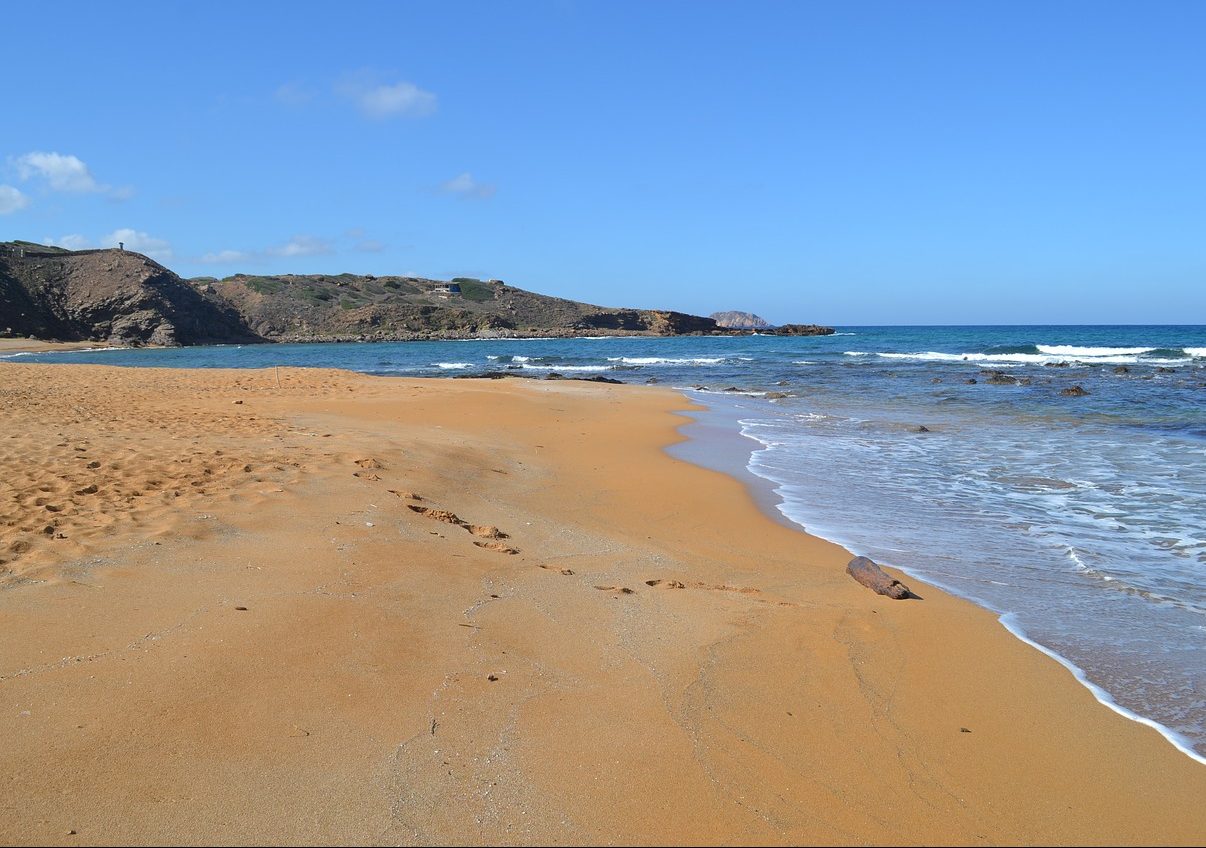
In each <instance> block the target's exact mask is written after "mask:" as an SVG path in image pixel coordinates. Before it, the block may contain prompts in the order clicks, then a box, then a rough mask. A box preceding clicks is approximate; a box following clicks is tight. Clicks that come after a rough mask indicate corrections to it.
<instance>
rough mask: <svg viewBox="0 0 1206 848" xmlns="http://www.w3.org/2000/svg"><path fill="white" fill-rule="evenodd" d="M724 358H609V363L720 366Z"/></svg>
mask: <svg viewBox="0 0 1206 848" xmlns="http://www.w3.org/2000/svg"><path fill="white" fill-rule="evenodd" d="M724 360H725V358H724V357H723V356H697V357H672V356H609V357H607V361H608V362H623V363H624V364H625V365H719V364H720V363H722V362H724Z"/></svg>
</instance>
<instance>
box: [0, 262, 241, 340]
mask: <svg viewBox="0 0 1206 848" xmlns="http://www.w3.org/2000/svg"><path fill="white" fill-rule="evenodd" d="M0 333H2V334H6V335H19V336H33V337H35V338H40V339H55V340H59V341H105V342H111V343H113V344H155V345H168V346H170V345H192V344H207V343H208V344H213V343H222V342H250V341H259V340H260V339H258V338H257V337H256V336H255V334H254V333H252V332H251V331H249V330H248V329H247V327H246V325H245V324H244V322H243V319H242V318H241V316H239V314H238V313H237V312H235V311H234V309H232V308H231V307H230V306H229V305H228V304H224V303H223V302H221V301H220V300H218V299H215V298H207V297H204V296H203V295H202V294H201V293H200V292H199V291H198V290H197V289H196V288H194V287H193V286H190V285H188V284H187V283H185V282H184V281H183V280H181V279H180V277H178V276H176V275H175V274H174V273H172V272H171V271H169V270H168V269H167V268H165V267H163V266H162V265H160V264H159V263H158V262H155V261H154V260H153V259H149V258H148V257H146V256H143V255H142V254H140V253H134V252H132V251H123V250H75V251H71V250H62V249H59V248H54V247H45V246H43V245H36V244H31V243H28V242H6V243H0Z"/></svg>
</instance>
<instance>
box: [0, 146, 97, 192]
mask: <svg viewBox="0 0 1206 848" xmlns="http://www.w3.org/2000/svg"><path fill="white" fill-rule="evenodd" d="M13 162H14V164H15V165H16V166H17V174H18V175H19V176H20V177H21V179H23V180H29V179H33V178H34V177H41V178H43V179H44V180H46V182H47V184H49V186H50V187H51V188H52V189H54V190H55V191H73V192H96V191H106V190H107V187H106V186H102V185H100V184H99V183H97V181H96V180H95V179H93V177H92V173H91V172H90V171H89V170H88V166H87V165H85V164H84V162H83V160H81V159H80V158H79V157H77V156H64V155H63V154H61V153H42V152H37V151H35V152H33V153H26V154H25V155H24V156H18V157H17V158H16V159H15V160H13Z"/></svg>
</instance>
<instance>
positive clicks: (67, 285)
mask: <svg viewBox="0 0 1206 848" xmlns="http://www.w3.org/2000/svg"><path fill="white" fill-rule="evenodd" d="M792 326H797V327H798V325H789V326H788V327H784V328H780V330H779V331H778V332H783V333H784V334H793V335H794V334H799V333H798V329H797V330H795V331H793V329H792ZM739 332H741V331H739V330H733V329H726V328H725V327H723V326H720V325H718V324H717V322H716V321H715V320H713V319H712V318H704V317H700V316H697V315H688V314H685V313H682V312H674V311H670V310H652V309H614V308H607V307H602V306H595V305H592V304H589V303H580V302H578V301H573V300H565V299H563V298H558V297H549V296H547V295H541V294H535V293H533V292H529V291H525V290H523V289H520V288H516V287H514V286H511V285H507V284H506V283H504V282H502V281H501V280H477V279H471V278H468V277H458V278H454V279H453V280H450V281H442V280H430V279H425V278H421V277H397V276H385V277H377V276H371V275H363V276H358V275H355V274H337V275H325V274H309V275H295V274H285V275H277V276H256V275H249V274H235V275H234V276H230V277H225V278H223V279H218V278H216V277H198V278H195V279H191V280H185V279H182V278H181V277H179V276H178V275H177V274H175V273H173V272H172V271H171V270H169V269H168V268H165V267H164V266H163V265H161V264H159V263H158V262H156V261H154V260H153V259H150V258H148V257H146V256H143V255H142V254H140V253H136V252H134V251H129V250H120V249H118V250H76V251H71V250H64V249H62V248H57V247H48V246H45V245H39V244H34V243H31V242H21V241H13V242H0V335H12V336H33V337H36V338H42V339H56V340H61V341H97V342H107V343H110V344H121V345H141V344H153V345H168V346H171V345H195V344H222V343H251V342H335V341H409V340H416V339H461V338H501V337H509V336H542V337H567V338H568V337H574V336H588V335H598V334H607V335H655V336H674V335H686V334H721V335H729V334H733V333H739ZM770 332H776V331H775V330H770ZM807 332H808V333H809V334H813V333H825V332H832V330H831V329H829V328H823V327H810V328H808V330H807Z"/></svg>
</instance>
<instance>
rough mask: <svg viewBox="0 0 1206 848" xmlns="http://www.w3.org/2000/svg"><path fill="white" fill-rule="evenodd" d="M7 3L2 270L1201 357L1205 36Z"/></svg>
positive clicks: (893, 16)
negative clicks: (733, 313) (1076, 329)
mask: <svg viewBox="0 0 1206 848" xmlns="http://www.w3.org/2000/svg"><path fill="white" fill-rule="evenodd" d="M46 8H47V7H44V6H43V7H36V6H35V4H10V5H7V6H6V7H5V10H4V29H5V31H6V32H7V33H10V34H15V37H11V36H6V39H5V47H4V50H3V51H0V79H3V80H4V81H5V89H6V97H5V98H4V101H5V108H4V109H3V111H0V239H3V238H23V239H29V240H34V241H42V240H45V239H50V240H54V241H56V242H57V243H61V244H65V245H67V246H84V245H104V244H108V243H111V242H113V241H115V240H117V238H122V240H124V241H125V242H126V243H127V247H133V248H135V249H141V250H143V251H144V252H148V253H150V254H151V255H154V256H155V257H156V258H159V259H161V261H163V262H165V264H167V265H168V266H169V267H171V268H173V269H174V270H176V271H178V272H179V273H181V274H183V275H185V276H194V275H202V274H211V275H215V276H226V275H229V274H233V273H236V272H246V273H287V272H293V273H318V272H323V273H329V272H342V271H350V272H355V273H373V274H420V275H424V276H432V277H450V276H454V275H465V276H480V277H498V278H501V279H504V280H506V281H507V282H509V283H512V284H514V285H517V286H521V287H523V288H528V289H531V290H534V291H540V292H544V293H547V294H556V295H560V296H565V297H571V298H575V299H580V300H587V301H591V302H595V303H602V304H605V305H615V306H621V305H622V306H641V307H664V308H672V309H680V310H684V311H690V312H696V313H703V314H707V313H709V312H712V311H714V310H718V309H743V310H749V311H754V312H758V313H759V314H761V315H763V316H764V317H766V318H768V319H769V320H772V321H774V322H786V321H817V322H825V323H833V324H847V325H849V324H876V323H892V324H918V323H920V324H928V323H1065V322H1066V323H1145V322H1151V323H1206V49H1204V48H1203V44H1206V4H1203V3H1192V2H1181V3H1146V2H1145V3H1139V2H1136V3H1129V4H1115V3H1105V2H1095V3H1050V2H1044V3H1025V2H1008V3H987V2H975V3H972V2H951V3H946V2H940V3H934V2H912V3H910V2H891V3H866V2H846V3H819V2H818V3H802V2H801V3H787V2H783V3H744V2H743V3H670V2H642V3H631V4H630V3H619V2H606V3H602V2H601V3H577V2H558V3H499V2H493V3H406V4H403V3H381V4H361V3H356V2H342V3H339V4H330V3H326V4H318V3H298V2H290V3H275V4H274V3H247V4H237V5H236V4H233V3H232V4H221V3H217V4H205V5H203V4H191V5H188V6H185V5H184V4H177V3H166V2H157V3H145V4H144V3H138V2H133V3H126V4H122V5H119V6H113V5H111V4H95V3H70V2H68V3H60V4H56V5H55V6H54V7H53V8H54V12H53V16H47V14H46V12H45V9H46Z"/></svg>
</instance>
